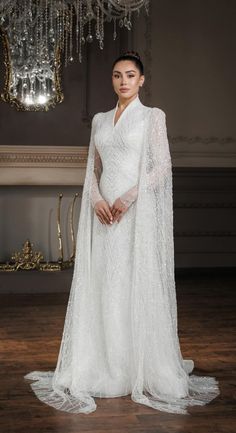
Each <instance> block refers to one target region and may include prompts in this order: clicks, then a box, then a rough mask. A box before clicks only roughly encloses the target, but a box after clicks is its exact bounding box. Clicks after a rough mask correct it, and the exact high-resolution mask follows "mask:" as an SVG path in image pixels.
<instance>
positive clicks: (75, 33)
mask: <svg viewBox="0 0 236 433" xmlns="http://www.w3.org/2000/svg"><path fill="white" fill-rule="evenodd" d="M142 7H144V8H145V10H146V13H147V14H148V12H149V0H0V29H1V31H2V33H3V37H4V48H5V53H6V54H5V64H6V66H7V69H8V70H9V71H10V72H9V73H8V78H7V80H6V81H7V83H6V87H5V93H4V94H3V95H2V99H3V100H4V101H9V102H13V103H15V102H16V101H17V104H16V105H17V107H18V108H20V109H22V108H23V107H28V108H23V109H29V110H31V109H32V107H34V109H36V110H37V109H39V110H40V109H42V107H47V106H48V105H47V104H48V102H49V101H51V102H50V104H51V105H55V103H57V102H61V101H62V99H63V95H62V93H61V91H60V80H59V77H58V74H59V66H60V59H61V54H62V53H63V54H64V63H65V66H67V64H68V63H71V62H73V60H74V56H75V55H78V58H79V62H80V63H81V62H82V51H83V46H84V45H85V44H86V43H89V44H90V43H91V42H93V41H94V40H97V41H98V44H99V47H100V49H101V50H102V49H103V48H104V23H105V22H110V23H111V24H112V25H113V39H114V40H115V39H116V37H117V26H119V27H120V28H122V27H124V28H126V29H128V30H131V28H132V21H131V17H132V13H134V12H137V13H138V14H139V13H140V10H141V8H142Z"/></svg>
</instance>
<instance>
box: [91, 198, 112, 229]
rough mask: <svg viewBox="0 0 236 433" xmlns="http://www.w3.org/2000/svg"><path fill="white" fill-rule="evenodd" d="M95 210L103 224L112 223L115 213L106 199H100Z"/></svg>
mask: <svg viewBox="0 0 236 433" xmlns="http://www.w3.org/2000/svg"><path fill="white" fill-rule="evenodd" d="M94 212H95V213H96V215H97V217H98V219H99V221H100V222H101V223H102V224H112V222H113V215H112V213H111V210H110V206H109V204H108V203H107V202H106V200H98V201H97V202H96V203H95V206H94Z"/></svg>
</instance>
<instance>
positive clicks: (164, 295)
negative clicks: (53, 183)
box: [25, 106, 219, 414]
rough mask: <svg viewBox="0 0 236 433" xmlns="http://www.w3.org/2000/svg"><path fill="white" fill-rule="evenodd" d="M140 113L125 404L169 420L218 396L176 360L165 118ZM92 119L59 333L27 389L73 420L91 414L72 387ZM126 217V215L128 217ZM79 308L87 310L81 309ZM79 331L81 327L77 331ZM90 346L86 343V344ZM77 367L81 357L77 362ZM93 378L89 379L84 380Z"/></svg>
mask: <svg viewBox="0 0 236 433" xmlns="http://www.w3.org/2000/svg"><path fill="white" fill-rule="evenodd" d="M143 107H144V111H143V115H144V117H145V133H144V141H143V146H142V155H141V164H140V176H139V183H138V185H137V188H136V191H137V194H136V200H135V206H136V214H135V242H134V251H133V269H132V283H131V287H130V290H131V311H130V314H131V324H132V357H133V369H132V372H131V374H132V390H131V399H132V400H133V401H134V402H136V403H140V404H144V405H147V406H150V407H152V408H154V409H158V410H161V411H166V412H170V413H179V414H188V411H187V407H188V406H193V405H205V404H207V403H209V402H210V401H211V400H212V399H214V398H215V397H216V396H217V395H218V394H219V387H218V382H217V380H216V379H215V378H214V377H206V376H204V377H203V376H197V375H194V374H191V373H192V370H193V368H194V362H193V360H191V359H183V358H182V355H181V350H180V346H179V339H178V327H177V304H176V292H175V277H174V241H173V198H172V164H171V157H170V151H169V144H168V139H167V132H166V120H165V113H164V112H163V111H162V110H160V109H159V108H150V107H145V106H143ZM95 128H96V115H95V116H94V118H93V122H92V131H91V138H90V146H89V153H88V161H87V169H86V176H85V181H84V187H83V194H82V201H81V210H80V218H79V225H78V234H77V244H76V260H75V267H74V275H73V280H72V286H71V291H70V296H69V302H68V307H67V313H66V318H65V325H64V331H63V336H62V341H61V346H60V351H59V356H58V362H57V366H56V369H55V372H52V371H48V372H40V371H34V372H31V373H29V374H27V375H26V376H25V378H27V379H31V380H36V382H34V383H31V387H32V389H33V391H34V392H35V394H36V395H37V397H38V398H39V399H40V400H42V401H43V402H45V403H46V404H48V405H51V406H53V407H54V408H56V409H59V410H63V411H68V412H73V413H79V412H83V413H90V412H93V411H94V410H96V407H97V405H96V403H95V400H94V398H93V396H92V395H91V393H90V392H89V391H88V390H87V389H86V388H85V386H84V385H83V383H82V381H81V386H78V382H76V383H75V381H74V375H76V362H79V359H80V358H79V356H78V354H76V342H77V341H78V339H79V338H80V335H82V334H83V332H85V330H84V328H83V326H82V324H84V323H86V322H85V321H84V320H82V318H85V315H86V317H87V318H88V320H87V326H88V329H86V332H87V333H89V326H90V323H89V321H90V316H89V314H90V311H89V301H88V298H87V297H88V295H89V290H90V278H91V245H92V226H93V219H94V218H96V215H95V213H94V210H93V206H92V204H91V201H92V194H93V193H94V191H93V189H94V184H93V179H94V162H95V143H94V131H95ZM127 212H129V210H128V211H127ZM85 306H86V309H85ZM80 325H81V326H80ZM88 344H89V341H88ZM80 357H81V362H82V359H83V353H81V354H80ZM91 374H92V372H91Z"/></svg>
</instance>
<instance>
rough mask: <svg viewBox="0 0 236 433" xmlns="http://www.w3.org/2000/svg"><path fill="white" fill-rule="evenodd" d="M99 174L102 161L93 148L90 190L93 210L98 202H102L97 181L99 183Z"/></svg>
mask: <svg viewBox="0 0 236 433" xmlns="http://www.w3.org/2000/svg"><path fill="white" fill-rule="evenodd" d="M101 174H102V160H101V157H100V155H99V152H98V150H97V148H96V146H95V154H94V170H93V179H92V188H91V204H92V207H93V208H94V206H95V204H96V203H97V202H98V201H99V200H104V198H103V197H102V195H101V193H100V190H99V181H100V177H101Z"/></svg>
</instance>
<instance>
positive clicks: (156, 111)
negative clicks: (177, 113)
mask: <svg viewBox="0 0 236 433" xmlns="http://www.w3.org/2000/svg"><path fill="white" fill-rule="evenodd" d="M151 110H152V112H153V113H154V115H156V116H160V117H166V113H165V111H164V110H162V108H159V107H151Z"/></svg>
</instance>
